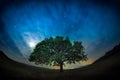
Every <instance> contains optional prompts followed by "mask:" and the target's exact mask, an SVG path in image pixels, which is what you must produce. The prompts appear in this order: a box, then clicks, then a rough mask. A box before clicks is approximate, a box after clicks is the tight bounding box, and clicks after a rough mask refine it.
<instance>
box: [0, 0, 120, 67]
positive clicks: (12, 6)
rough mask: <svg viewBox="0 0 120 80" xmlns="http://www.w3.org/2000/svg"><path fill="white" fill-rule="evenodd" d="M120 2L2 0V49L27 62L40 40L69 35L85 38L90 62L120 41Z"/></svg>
mask: <svg viewBox="0 0 120 80" xmlns="http://www.w3.org/2000/svg"><path fill="white" fill-rule="evenodd" d="M119 4H120V2H119V1H118V0H97V1H95V0H3V1H2V0H1V1H0V50H2V51H3V52H5V53H6V55H7V56H8V57H10V58H12V59H14V60H16V61H19V62H23V63H26V60H27V59H28V58H29V55H30V54H31V52H32V51H33V49H34V47H35V45H36V44H37V43H38V42H40V41H42V40H44V39H45V38H49V37H55V36H64V37H66V36H68V37H69V38H70V40H71V41H82V44H83V46H84V47H85V52H86V54H88V58H89V59H88V62H86V63H90V61H91V62H92V61H94V60H96V59H98V58H99V57H101V56H103V55H104V54H105V52H107V51H108V50H110V49H112V48H113V47H114V46H115V45H117V44H118V43H119V42H120V37H119V34H120V15H119V14H120V11H119V9H120V6H119ZM77 66H79V65H77Z"/></svg>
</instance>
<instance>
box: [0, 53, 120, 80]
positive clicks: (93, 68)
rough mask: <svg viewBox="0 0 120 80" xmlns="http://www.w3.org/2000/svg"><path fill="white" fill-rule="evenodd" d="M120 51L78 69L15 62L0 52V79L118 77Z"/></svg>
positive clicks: (89, 78) (67, 79) (99, 79)
mask: <svg viewBox="0 0 120 80" xmlns="http://www.w3.org/2000/svg"><path fill="white" fill-rule="evenodd" d="M119 59H120V51H118V52H116V53H115V54H114V55H111V56H109V57H107V58H104V59H102V60H100V61H99V60H98V61H97V62H95V63H93V64H91V65H89V66H86V67H83V68H78V69H72V70H64V72H59V70H52V69H46V68H40V67H34V66H30V65H26V64H22V63H18V62H15V61H13V60H11V59H9V58H7V56H5V55H4V54H2V53H1V54H0V78H1V79H0V80H5V79H7V80H103V79H105V78H119V76H118V75H119V74H118V73H119V72H120V70H119V69H120V62H119Z"/></svg>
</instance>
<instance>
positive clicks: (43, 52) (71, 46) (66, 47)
mask: <svg viewBox="0 0 120 80" xmlns="http://www.w3.org/2000/svg"><path fill="white" fill-rule="evenodd" d="M85 60H87V55H85V52H84V47H83V46H82V43H81V42H78V41H75V42H73V43H72V42H70V40H69V38H68V37H66V38H64V37H61V36H57V37H55V38H53V37H51V38H46V39H45V40H43V41H41V42H39V43H38V44H37V45H36V47H35V49H34V51H33V52H32V53H31V55H30V57H29V61H33V62H35V63H36V64H47V65H48V64H49V65H53V66H56V65H60V64H61V63H63V64H64V62H67V63H68V64H71V63H75V62H79V61H85Z"/></svg>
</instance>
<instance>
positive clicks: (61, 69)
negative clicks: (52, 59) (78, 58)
mask: <svg viewBox="0 0 120 80" xmlns="http://www.w3.org/2000/svg"><path fill="white" fill-rule="evenodd" d="M60 72H63V62H61V63H60Z"/></svg>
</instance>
